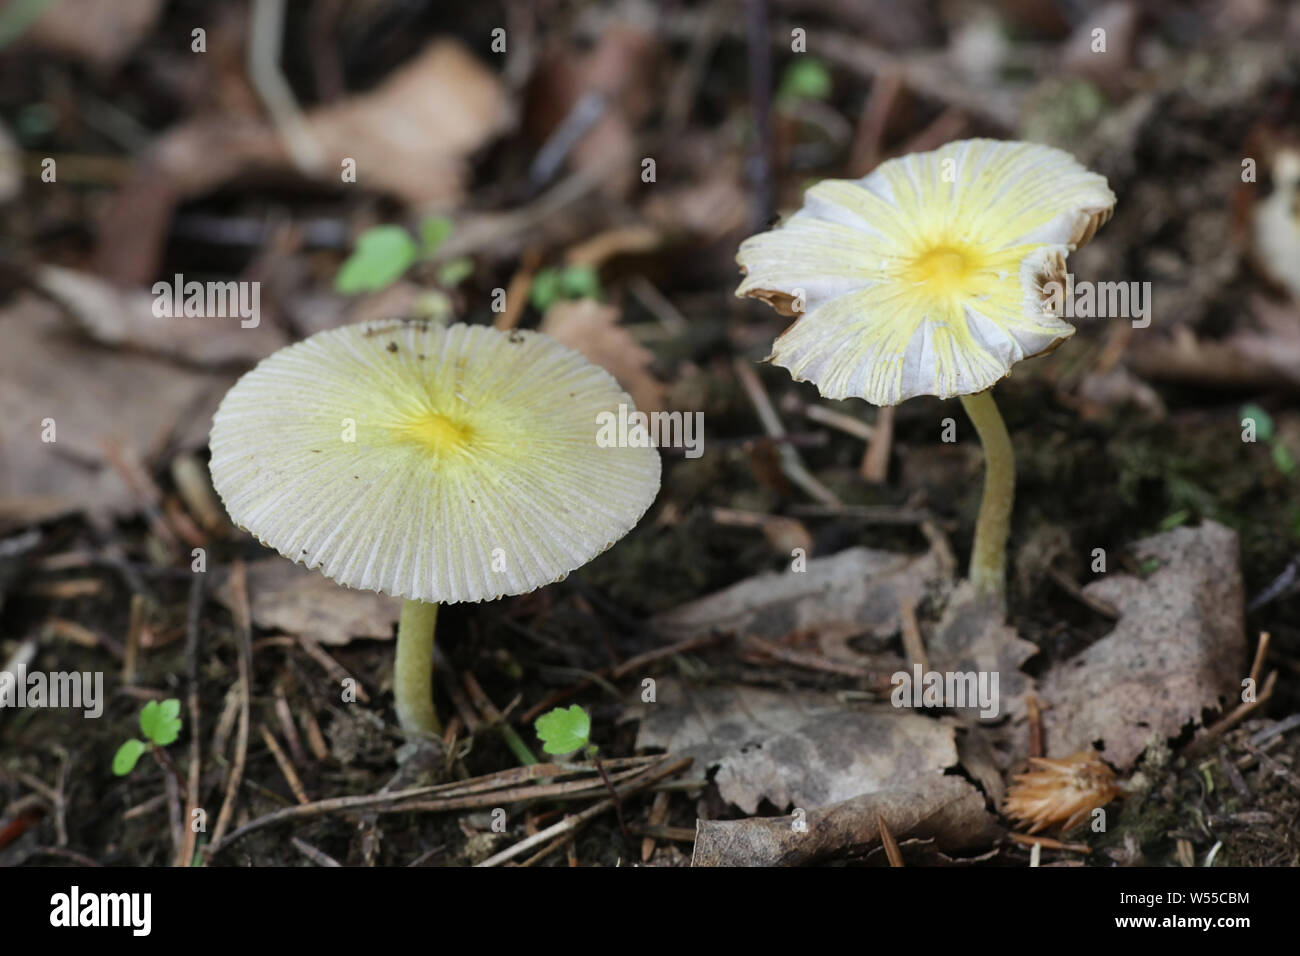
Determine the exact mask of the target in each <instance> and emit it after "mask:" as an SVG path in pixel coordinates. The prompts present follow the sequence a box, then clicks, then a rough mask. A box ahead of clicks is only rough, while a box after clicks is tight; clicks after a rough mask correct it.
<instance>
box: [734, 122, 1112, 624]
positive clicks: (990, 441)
mask: <svg viewBox="0 0 1300 956" xmlns="http://www.w3.org/2000/svg"><path fill="white" fill-rule="evenodd" d="M1114 205H1115V195H1114V193H1112V192H1111V191H1110V188H1109V187H1108V186H1107V184H1106V180H1105V178H1104V177H1102V176H1099V175H1097V174H1095V173H1091V172H1089V171H1088V170H1086V169H1084V168H1083V167H1082V166H1081V165H1080V164H1079V163H1078V162H1077V161H1076V160H1075V159H1074V158H1073V157H1072V156H1070V155H1069V154H1068V153H1065V152H1063V151H1061V150H1059V149H1053V148H1050V147H1047V146H1039V145H1037V144H1033V143H1021V142H1000V141H997V140H989V139H972V140H962V141H959V142H953V143H949V144H947V145H946V146H943V147H941V148H940V149H937V150H935V151H933V152H928V153H913V154H910V155H907V156H903V157H901V158H899V159H892V160H889V161H888V162H885V163H882V164H881V165H880V166H879V167H877V168H876V170H875V171H874V172H872V173H871V174H870V175H868V176H866V177H865V178H863V179H859V180H826V181H823V182H820V183H818V184H816V185H815V186H813V187H812V188H811V189H809V190H808V192H807V193H806V194H805V196H804V205H803V208H802V209H800V210H799V211H798V212H797V213H795V214H794V215H793V216H791V217H790V218H789V219H788V220H787V221H786V222H785V224H784V225H783V226H781V227H779V228H777V229H774V230H772V231H770V232H765V233H761V234H759V235H756V236H752V237H750V238H749V239H747V240H745V242H744V243H742V244H741V246H740V251H739V252H738V253H737V256H736V261H737V262H738V263H739V264H740V266H741V269H742V271H743V272H744V273H745V278H744V280H743V281H742V282H741V284H740V287H739V288H738V289H737V290H736V294H737V295H738V296H742V297H743V296H752V297H754V298H758V299H762V300H764V301H766V302H767V303H769V304H770V305H772V306H774V307H775V308H776V309H777V310H778V311H780V312H782V313H783V314H786V315H798V318H797V319H796V320H795V322H794V324H793V325H791V326H790V327H789V328H787V329H786V330H785V332H783V333H782V334H781V335H780V336H779V337H778V338H777V340H776V342H775V343H774V344H773V346H772V354H771V355H770V356H768V358H769V360H771V361H773V362H775V363H776V364H778V365H781V366H783V367H784V368H787V369H789V371H790V373H791V375H793V376H794V378H795V380H796V381H811V382H813V383H814V384H815V385H816V386H817V388H818V390H819V391H820V392H821V394H822V395H824V396H826V397H827V398H835V399H842V398H848V397H856V398H863V399H866V400H867V401H868V402H871V403H873V404H875V405H896V404H898V403H899V402H902V401H904V400H906V399H908V398H911V397H912V396H914V395H937V396H939V397H940V398H950V397H952V396H954V395H956V396H959V397H960V398H961V401H962V404H963V406H964V407H965V408H966V412H967V414H968V415H969V416H970V419H971V421H972V422H973V423H974V424H975V429H976V431H977V432H978V433H979V436H980V440H981V442H982V443H983V446H984V456H985V470H986V474H985V482H984V495H983V499H982V502H981V504H980V515H979V520H978V523H977V525H976V529H975V543H974V546H973V548H972V553H971V562H970V578H971V581H972V583H973V584H974V586H975V588H976V590H977V592H978V593H980V594H985V595H992V596H994V597H995V598H996V599H997V600H998V602H999V603H1000V602H1001V601H1002V594H1003V589H1004V579H1005V561H1006V542H1007V533H1008V531H1009V528H1010V519H1011V502H1012V498H1013V495H1014V491H1015V462H1014V458H1013V455H1012V449H1011V441H1010V438H1009V437H1008V435H1007V430H1006V426H1005V424H1003V421H1002V416H1001V414H1000V413H999V412H998V409H997V405H995V404H994V402H993V396H992V394H991V392H990V391H989V390H990V389H991V388H992V387H993V385H994V384H995V383H997V382H998V381H999V380H1001V379H1003V378H1005V377H1006V376H1008V375H1010V374H1011V367H1012V366H1013V365H1014V364H1015V363H1016V362H1019V361H1020V360H1021V359H1025V358H1030V357H1032V356H1035V355H1040V354H1042V353H1044V352H1048V351H1051V350H1052V349H1054V348H1056V346H1058V345H1059V344H1060V343H1061V342H1063V341H1064V340H1065V339H1067V338H1069V337H1070V336H1071V335H1073V334H1074V327H1073V326H1071V325H1070V324H1069V323H1067V322H1065V321H1063V320H1062V319H1061V318H1060V317H1059V315H1057V314H1056V313H1055V312H1054V311H1053V306H1054V305H1059V303H1060V300H1061V289H1062V288H1064V284H1065V280H1066V275H1065V258H1066V256H1067V255H1068V254H1069V253H1070V252H1072V251H1074V250H1075V249H1077V248H1078V247H1079V246H1081V245H1082V244H1083V243H1085V242H1087V241H1088V240H1089V239H1091V238H1092V236H1093V234H1094V233H1095V232H1096V231H1097V229H1098V227H1100V226H1101V225H1102V224H1103V223H1105V222H1106V220H1107V219H1109V218H1110V214H1111V210H1112V209H1113V208H1114Z"/></svg>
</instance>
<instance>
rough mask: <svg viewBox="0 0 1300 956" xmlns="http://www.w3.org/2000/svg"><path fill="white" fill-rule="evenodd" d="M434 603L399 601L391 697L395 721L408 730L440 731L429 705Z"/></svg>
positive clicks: (429, 732) (435, 613)
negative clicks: (393, 700) (393, 699)
mask: <svg viewBox="0 0 1300 956" xmlns="http://www.w3.org/2000/svg"><path fill="white" fill-rule="evenodd" d="M437 623H438V605H436V604H426V603H425V602H424V601H403V602H402V616H401V619H400V620H399V621H398V624H397V660H396V662H395V664H394V666H393V697H394V698H395V702H396V705H397V722H398V723H399V724H401V726H402V729H403V730H406V731H410V732H412V733H420V734H441V733H442V724H440V723H439V722H438V712H437V711H436V710H434V707H433V634H434V628H435V627H436V626H437Z"/></svg>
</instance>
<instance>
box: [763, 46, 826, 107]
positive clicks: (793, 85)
mask: <svg viewBox="0 0 1300 956" xmlns="http://www.w3.org/2000/svg"><path fill="white" fill-rule="evenodd" d="M830 95H831V71H830V70H828V69H827V68H826V64H825V63H823V62H822V61H821V60H819V59H817V58H816V57H812V56H800V57H799V58H797V59H796V60H795V61H794V62H793V63H791V64H790V65H789V66H787V67H786V68H785V72H783V73H782V74H781V84H780V86H778V87H777V93H776V102H777V105H778V106H789V105H791V104H794V103H797V102H799V101H800V100H825V99H829V98H830Z"/></svg>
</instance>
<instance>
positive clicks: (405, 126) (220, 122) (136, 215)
mask: <svg viewBox="0 0 1300 956" xmlns="http://www.w3.org/2000/svg"><path fill="white" fill-rule="evenodd" d="M511 122H512V116H511V107H510V101H509V98H508V96H507V93H506V91H505V88H504V87H503V86H502V84H501V81H500V79H499V78H498V77H497V75H496V74H495V73H493V72H491V71H490V70H488V69H487V68H486V67H485V66H483V65H482V64H481V63H479V62H478V61H477V60H476V59H475V58H474V57H473V56H472V55H471V54H470V53H469V52H468V51H466V50H465V48H464V47H463V46H462V45H460V44H459V43H457V42H455V41H453V40H445V39H442V40H435V41H433V42H432V43H431V44H430V45H429V46H428V47H427V48H426V49H425V51H424V52H422V53H421V54H420V55H418V56H417V57H415V59H413V60H411V61H410V62H408V63H406V64H405V65H403V66H401V67H399V68H398V69H397V70H396V71H394V73H393V74H392V75H391V76H389V77H388V78H387V79H386V80H385V81H384V82H383V83H382V84H381V85H380V86H378V87H377V88H375V89H374V90H371V91H370V92H368V93H364V94H360V95H358V96H354V97H351V98H349V99H346V100H344V101H342V102H340V103H338V104H335V105H332V106H326V107H321V108H319V109H317V110H313V111H309V112H308V113H307V114H306V115H305V117H304V125H305V128H306V131H307V133H308V134H310V135H311V137H312V138H313V139H314V140H315V141H316V143H317V145H318V146H319V147H320V149H321V152H322V153H323V156H324V160H323V165H322V166H321V168H320V172H319V176H320V181H321V182H322V183H326V184H329V185H333V186H340V185H342V178H341V173H342V170H343V167H342V162H343V161H344V160H345V159H352V160H355V161H356V177H357V178H356V183H357V185H358V186H360V187H361V188H363V189H371V190H376V191H379V192H388V193H391V194H393V195H395V196H397V197H398V198H400V199H402V200H404V201H405V202H407V203H409V204H412V205H424V204H437V205H439V206H448V207H449V206H452V205H454V204H456V203H457V202H458V201H459V200H460V199H461V198H462V197H463V193H464V188H465V182H466V179H467V176H468V160H469V157H470V154H471V153H473V152H474V151H475V150H476V149H478V148H479V147H481V146H483V145H485V144H486V143H487V142H488V141H489V140H491V139H492V138H493V137H495V136H496V135H497V134H498V133H500V132H502V131H503V130H504V129H505V128H506V127H507V126H508V125H509V124H510V123H511ZM255 169H260V170H266V169H274V170H282V171H290V170H294V171H296V167H294V166H293V165H292V163H291V162H290V160H289V157H288V154H287V153H286V151H285V148H284V144H283V142H282V140H281V137H280V134H279V132H278V131H277V130H276V129H275V128H274V127H272V126H271V125H270V124H269V123H266V122H263V121H258V120H248V119H242V118H238V117H222V118H219V119H215V120H212V119H198V120H194V121H191V122H187V123H182V124H180V125H178V126H175V127H173V128H172V129H170V130H169V131H168V132H166V133H164V134H163V135H162V136H161V137H160V138H159V139H158V140H156V141H155V142H154V143H153V145H152V146H151V147H150V149H149V150H148V152H147V153H146V154H145V155H144V156H143V157H142V158H141V160H140V162H139V163H138V165H137V167H136V169H135V171H134V173H133V174H132V176H131V179H130V180H129V181H128V182H127V184H126V185H125V186H124V187H123V188H122V189H121V190H119V191H118V193H117V194H116V195H115V196H114V197H113V199H112V201H111V202H110V203H109V204H108V206H107V208H106V209H105V212H104V215H103V217H102V218H101V220H100V233H99V245H98V249H97V257H98V263H99V268H98V271H99V272H101V273H102V274H104V275H105V276H108V277H110V278H112V279H114V280H116V281H118V282H122V283H128V284H143V283H146V282H149V281H152V279H153V278H154V276H155V274H156V273H157V271H158V264H159V261H160V250H161V248H162V244H163V241H164V239H165V236H166V232H167V228H168V225H169V223H170V221H171V215H172V212H173V211H174V210H175V208H176V206H177V204H178V203H180V202H181V201H183V200H184V199H187V198H189V197H192V196H197V195H202V194H204V193H207V192H210V191H212V190H213V189H216V188H217V187H218V186H220V185H222V184H223V183H225V182H227V181H228V180H230V179H233V178H235V177H236V176H239V175H241V174H243V173H246V172H250V171H252V170H255Z"/></svg>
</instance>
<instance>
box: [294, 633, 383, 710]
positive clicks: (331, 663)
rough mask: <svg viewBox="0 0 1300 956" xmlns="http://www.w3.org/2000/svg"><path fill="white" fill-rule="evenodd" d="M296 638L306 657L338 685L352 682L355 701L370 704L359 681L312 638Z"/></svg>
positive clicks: (367, 695)
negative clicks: (354, 689)
mask: <svg viewBox="0 0 1300 956" xmlns="http://www.w3.org/2000/svg"><path fill="white" fill-rule="evenodd" d="M297 637H298V643H299V645H301V647H302V649H303V650H304V651H306V652H307V654H308V656H309V657H311V659H312V660H314V661H315V662H316V663H317V664H319V665H320V666H321V667H323V668H324V669H325V672H326V673H327V674H329V675H330V676H331V677H333V678H334V679H335V680H336V681H339V682H340V683H341V682H343V681H345V680H350V681H352V683H353V686H355V687H356V689H357V700H359V701H361V702H362V703H363V704H368V703H370V695H369V694H367V693H366V689H365V688H364V687H362V686H361V681H359V680H357V679H356V678H355V677H353V676H352V675H351V674H350V673H349V672H348V670H347V668H345V667H344V666H343V665H342V664H340V663H339V662H338V661H336V660H335V659H334V658H332V657H330V655H329V653H328V652H327V651H326V650H325V649H324V648H323V647H321V646H320V645H319V644H318V643H316V641H315V639H314V638H311V637H308V636H307V635H306V634H299V635H297Z"/></svg>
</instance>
